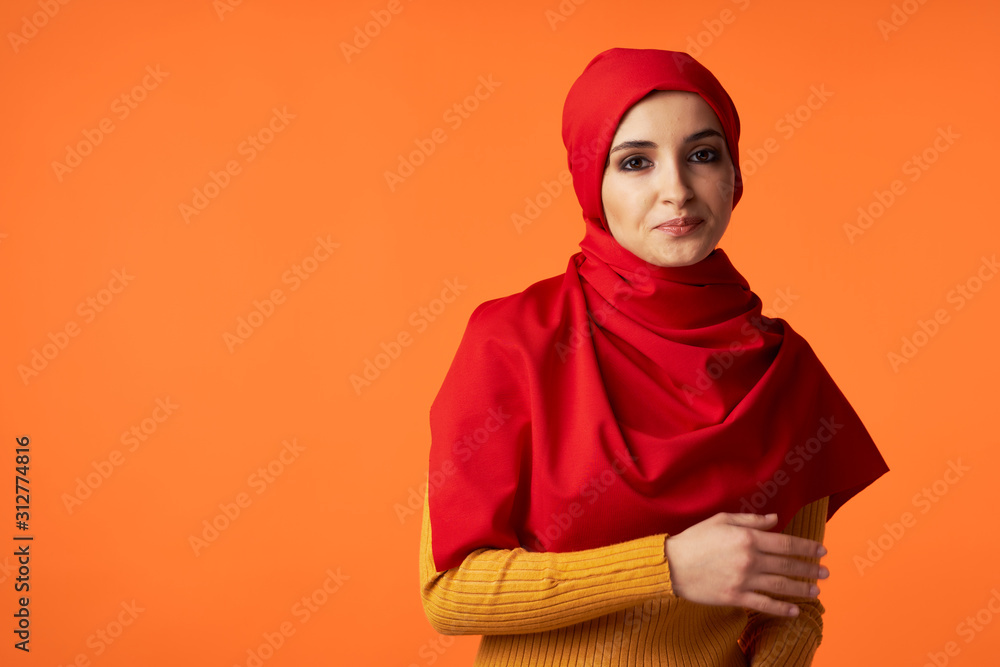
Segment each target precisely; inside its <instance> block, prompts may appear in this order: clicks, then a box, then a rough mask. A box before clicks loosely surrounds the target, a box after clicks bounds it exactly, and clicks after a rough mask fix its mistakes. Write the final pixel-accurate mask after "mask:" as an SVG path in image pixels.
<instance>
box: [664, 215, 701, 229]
mask: <svg viewBox="0 0 1000 667" xmlns="http://www.w3.org/2000/svg"><path fill="white" fill-rule="evenodd" d="M699 222H704V219H702V218H693V217H686V218H674V219H673V220H667V221H666V222H664V223H663V224H660V225H657V227H691V226H694V225H697V224H698V223H699Z"/></svg>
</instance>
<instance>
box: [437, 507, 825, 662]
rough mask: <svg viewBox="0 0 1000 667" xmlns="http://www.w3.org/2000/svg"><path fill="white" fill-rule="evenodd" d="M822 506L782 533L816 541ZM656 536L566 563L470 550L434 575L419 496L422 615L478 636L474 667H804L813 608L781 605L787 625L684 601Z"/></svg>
mask: <svg viewBox="0 0 1000 667" xmlns="http://www.w3.org/2000/svg"><path fill="white" fill-rule="evenodd" d="M828 500H829V499H828V498H822V499H820V500H817V501H816V502H813V503H811V504H809V505H806V506H805V507H803V508H802V509H801V510H800V511H799V512H798V514H796V515H795V517H794V518H793V519H792V521H791V523H790V524H789V525H788V526H787V527H786V528H785V530H784V531H783V532H785V533H788V534H791V535H799V536H802V537H807V538H809V539H812V540H816V541H817V542H822V541H823V535H824V532H825V528H826V513H827V503H828ZM665 538H666V535H665V534H662V533H661V534H658V535H650V536H648V537H643V538H639V539H636V540H630V541H628V542H622V543H620V544H614V545H610V546H606V547H599V548H596V549H587V550H584V551H571V552H565V553H536V552H530V551H526V550H524V549H521V548H518V549H477V550H476V551H473V552H472V553H471V554H469V555H468V556H467V557H466V558H465V560H464V561H463V562H462V564H461V565H460V566H458V567H454V568H451V569H450V570H447V571H446V572H437V571H435V566H434V557H433V552H432V550H431V525H430V513H429V506H428V504H427V497H426V494H425V497H424V510H423V524H422V526H421V532H420V591H421V596H422V598H423V604H424V611H425V613H426V614H427V619H428V620H429V621H430V623H431V625H432V626H433V627H434V629H435V630H437V631H438V632H439V633H441V634H444V635H467V634H474V635H483V638H482V640H481V642H480V644H479V652H478V653H477V654H476V660H475V662H474V663H473V664H474V666H475V667H493V666H500V665H503V666H504V667H519V666H521V665H525V666H528V665H530V666H532V667H543V666H549V665H553V666H555V665H559V666H567V667H568V666H571V665H572V666H580V667H583V666H586V667H597V666H599V665H600V666H602V667H603V666H606V665H607V666H611V665H613V666H615V667H625V666H629V667H631V666H633V665H635V666H639V665H641V666H643V667H646V666H650V667H651V666H653V665H678V666H684V667H688V666H690V667H737V666H739V667H746V666H747V665H753V666H755V667H757V666H763V665H781V666H782V667H798V666H805V665H810V664H811V663H812V659H813V655H814V654H815V652H816V648H817V647H818V646H819V644H820V641H821V640H822V633H823V618H822V615H823V612H824V608H823V605H822V603H820V601H819V600H818V599H814V598H798V597H785V598H783V599H786V600H790V601H792V602H795V603H796V604H798V606H799V609H800V613H799V615H798V616H796V617H794V618H780V617H776V616H770V615H766V614H761V613H759V612H755V611H749V610H746V609H744V608H742V607H716V606H708V605H702V604H697V603H694V602H689V601H687V600H684V599H681V598H679V597H677V596H675V595H674V594H673V589H672V587H671V584H670V569H669V567H668V564H667V560H666V558H665V557H664V555H663V542H664V539H665ZM805 560H811V561H812V562H816V561H817V560H818V559H805Z"/></svg>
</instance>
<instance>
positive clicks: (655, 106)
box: [615, 90, 722, 136]
mask: <svg viewBox="0 0 1000 667" xmlns="http://www.w3.org/2000/svg"><path fill="white" fill-rule="evenodd" d="M696 126H697V128H696V129H704V128H706V127H711V128H713V129H716V130H719V131H720V132H721V131H722V123H720V122H719V118H718V116H716V115H715V111H713V110H712V107H711V106H709V104H708V102H706V101H705V100H704V99H703V98H702V96H701V95H699V94H698V93H692V92H688V91H684V90H654V91H653V92H651V93H649V94H648V95H646V96H645V97H643V98H642V99H641V100H639V101H638V102H636V103H635V104H634V105H632V107H630V108H629V110H628V111H626V112H625V115H624V116H622V119H621V122H620V123H619V124H618V131H617V132H616V133H615V136H620V135H621V133H622V132H629V131H646V132H648V131H654V130H655V131H661V132H670V131H671V130H676V131H677V132H687V131H688V130H691V129H693V128H695V127H696Z"/></svg>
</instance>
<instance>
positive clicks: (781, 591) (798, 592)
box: [750, 574, 819, 598]
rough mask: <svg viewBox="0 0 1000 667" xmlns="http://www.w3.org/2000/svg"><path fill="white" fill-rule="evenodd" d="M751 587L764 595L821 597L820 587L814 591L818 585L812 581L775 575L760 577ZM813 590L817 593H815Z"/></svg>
mask: <svg viewBox="0 0 1000 667" xmlns="http://www.w3.org/2000/svg"><path fill="white" fill-rule="evenodd" d="M750 585H751V586H752V587H753V590H754V591H757V592H759V593H762V594H770V595H784V596H786V597H798V598H814V597H816V596H817V595H819V587H816V588H815V589H814V586H816V584H814V583H813V582H811V581H796V580H795V579H789V578H787V577H782V576H780V575H775V574H764V575H759V576H758V577H757V578H756V579H755V580H754V581H753V582H752V583H751V584H750ZM813 590H815V591H816V592H815V593H813Z"/></svg>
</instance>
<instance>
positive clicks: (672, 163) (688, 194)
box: [656, 159, 694, 210]
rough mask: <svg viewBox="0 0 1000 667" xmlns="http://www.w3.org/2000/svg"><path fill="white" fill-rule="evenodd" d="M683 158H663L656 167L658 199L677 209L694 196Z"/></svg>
mask: <svg viewBox="0 0 1000 667" xmlns="http://www.w3.org/2000/svg"><path fill="white" fill-rule="evenodd" d="M686 167H687V165H686V164H685V163H684V161H683V159H680V160H663V161H661V162H660V164H659V165H658V169H657V172H658V173H657V175H656V177H657V182H656V186H657V190H658V193H659V198H660V201H661V202H663V203H665V204H673V205H674V207H675V208H677V209H678V210H680V209H682V208H684V205H685V204H686V203H687V202H688V200H690V199H691V198H692V197H694V190H693V189H692V187H691V183H690V180H689V179H690V174H689V173H688V171H687V168H686Z"/></svg>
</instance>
